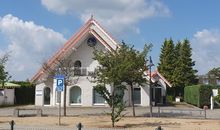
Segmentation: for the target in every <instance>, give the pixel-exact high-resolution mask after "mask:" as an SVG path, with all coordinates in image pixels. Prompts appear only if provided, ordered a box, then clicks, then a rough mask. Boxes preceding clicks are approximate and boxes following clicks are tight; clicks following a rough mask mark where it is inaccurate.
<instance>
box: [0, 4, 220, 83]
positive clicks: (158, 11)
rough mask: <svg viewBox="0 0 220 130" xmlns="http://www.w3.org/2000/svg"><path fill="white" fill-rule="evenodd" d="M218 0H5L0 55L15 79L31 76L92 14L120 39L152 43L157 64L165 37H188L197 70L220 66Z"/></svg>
mask: <svg viewBox="0 0 220 130" xmlns="http://www.w3.org/2000/svg"><path fill="white" fill-rule="evenodd" d="M219 5H220V1H219V0H212V1H207V0H203V1H201V0H182V1H180V0H178V1H177V0H163V1H159V0H135V1H134V0H111V1H104V0H66V1H63V0H33V1H30V0H19V1H18V0H0V45H1V48H0V55H2V54H4V53H5V52H10V54H11V57H10V61H9V62H8V65H7V69H8V71H9V72H10V74H11V75H12V77H13V78H12V79H15V80H25V79H28V78H29V79H30V78H31V77H32V76H33V74H34V73H35V72H36V71H37V70H38V69H39V67H40V66H41V64H42V62H43V61H44V60H45V59H47V58H48V57H49V56H51V55H52V54H53V53H54V52H55V51H56V50H57V49H58V48H60V47H61V46H62V45H63V44H64V43H65V41H66V40H68V39H69V38H70V37H71V36H72V35H73V34H74V33H75V32H76V31H77V30H78V29H79V28H80V27H81V26H82V25H83V23H84V22H85V21H86V20H88V18H89V17H90V15H91V14H93V15H94V17H95V19H96V20H97V21H99V22H100V23H101V25H102V26H103V27H104V28H106V30H108V32H110V34H112V36H113V37H114V38H115V39H117V40H118V41H119V42H121V41H122V40H124V41H125V42H126V43H130V44H134V45H135V47H136V48H137V49H142V48H143V46H144V43H152V44H153V49H152V52H151V53H150V54H151V55H152V57H153V62H154V63H155V64H157V63H158V61H159V54H160V48H161V45H162V43H163V41H164V39H165V38H170V37H172V39H173V40H174V42H177V41H178V40H183V39H184V38H187V39H189V40H190V41H191V47H192V48H193V56H192V57H193V60H195V61H196V67H195V68H196V69H198V71H199V72H198V74H205V73H206V72H207V71H208V70H209V69H211V68H213V67H219V66H220V58H219V55H220V51H219V50H220V15H219V14H218V13H219V12H220V8H219Z"/></svg>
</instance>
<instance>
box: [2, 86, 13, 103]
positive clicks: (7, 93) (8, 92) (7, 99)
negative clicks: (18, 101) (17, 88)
mask: <svg viewBox="0 0 220 130" xmlns="http://www.w3.org/2000/svg"><path fill="white" fill-rule="evenodd" d="M14 97H15V96H14V89H4V95H3V96H0V105H6V104H7V105H13V104H14Z"/></svg>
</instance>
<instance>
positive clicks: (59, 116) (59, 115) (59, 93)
mask: <svg viewBox="0 0 220 130" xmlns="http://www.w3.org/2000/svg"><path fill="white" fill-rule="evenodd" d="M58 95H59V96H58V98H59V99H58V100H59V114H58V118H59V123H58V125H60V124H61V123H60V122H61V121H60V120H61V92H60V91H59V92H58Z"/></svg>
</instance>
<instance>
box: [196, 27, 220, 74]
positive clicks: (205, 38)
mask: <svg viewBox="0 0 220 130" xmlns="http://www.w3.org/2000/svg"><path fill="white" fill-rule="evenodd" d="M192 48H193V59H194V60H195V61H196V68H197V69H198V70H199V74H206V73H207V72H208V71H209V70H210V69H212V68H213V67H220V58H219V56H220V51H219V50H220V31H219V30H211V29H203V30H201V31H198V32H196V33H195V35H194V38H193V40H192Z"/></svg>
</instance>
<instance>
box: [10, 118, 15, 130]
mask: <svg viewBox="0 0 220 130" xmlns="http://www.w3.org/2000/svg"><path fill="white" fill-rule="evenodd" d="M9 124H10V125H11V130H14V125H15V122H14V120H12V121H10V122H9Z"/></svg>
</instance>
